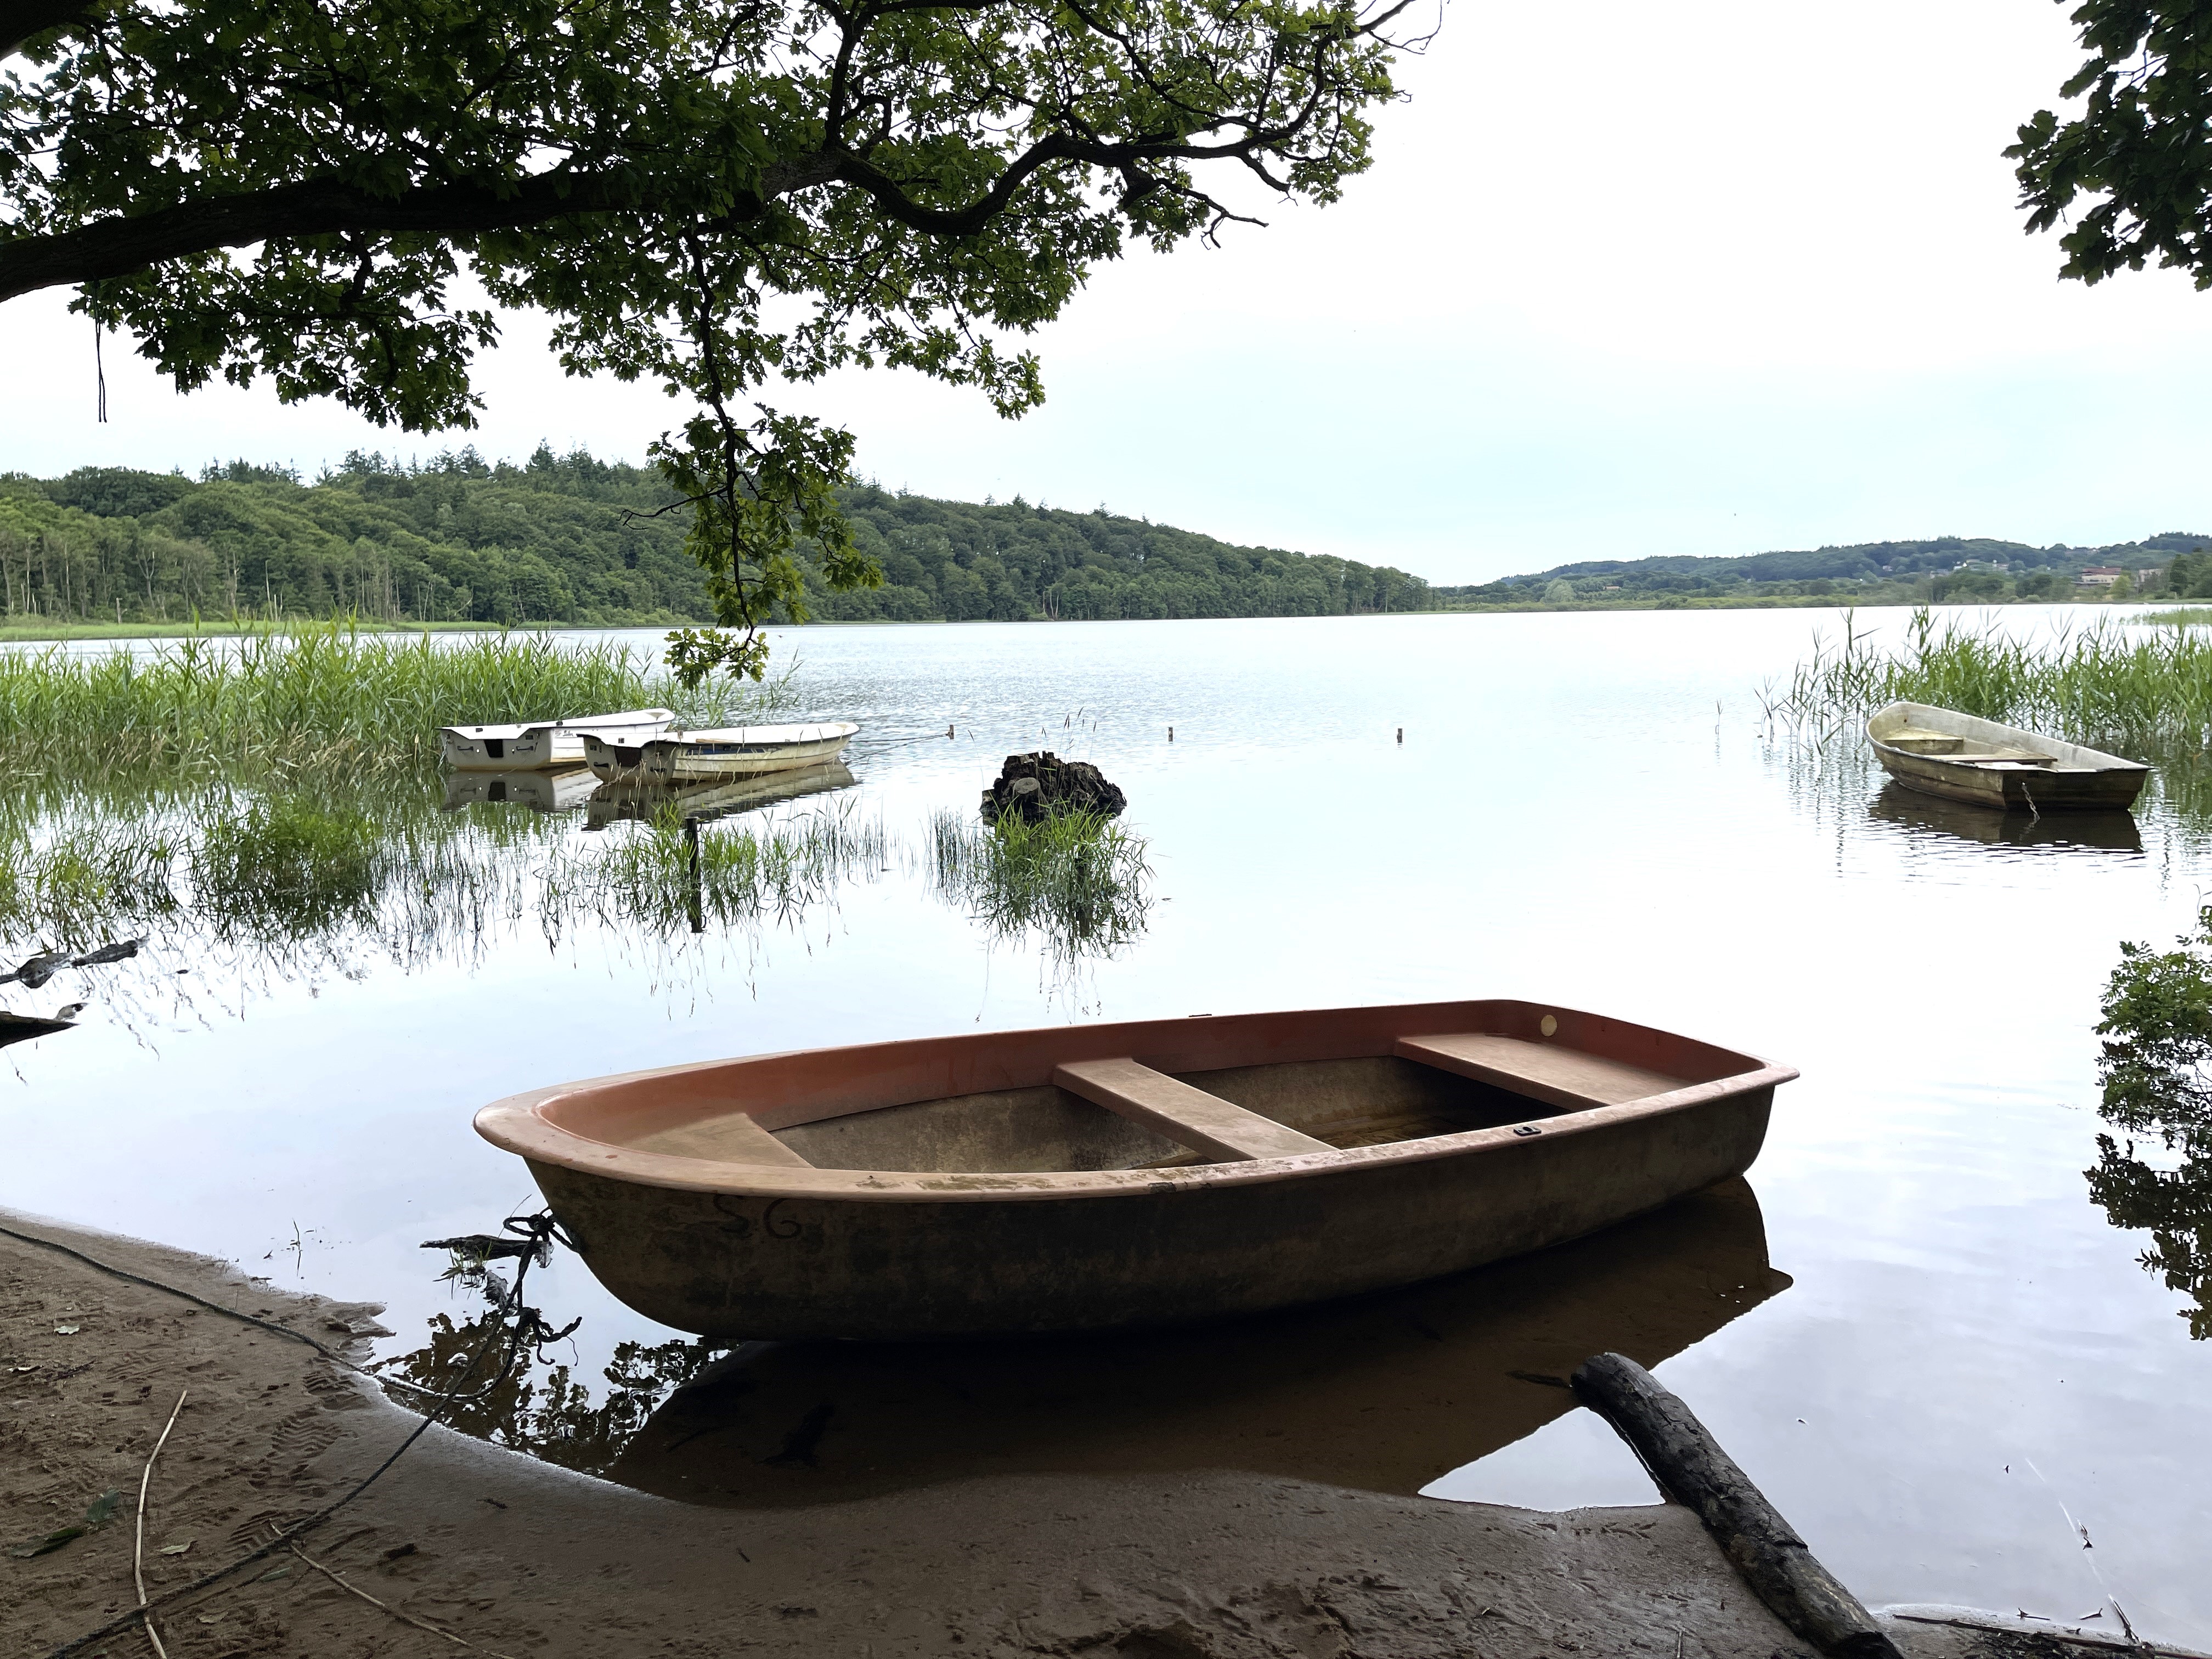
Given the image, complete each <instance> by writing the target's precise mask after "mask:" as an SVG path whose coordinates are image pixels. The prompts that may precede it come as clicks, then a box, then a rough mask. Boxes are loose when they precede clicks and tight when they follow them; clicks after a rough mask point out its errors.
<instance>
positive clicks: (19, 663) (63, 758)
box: [0, 623, 795, 772]
mask: <svg viewBox="0 0 2212 1659" xmlns="http://www.w3.org/2000/svg"><path fill="white" fill-rule="evenodd" d="M677 696H678V691H677V688H676V687H675V685H674V683H673V682H672V681H671V680H670V679H669V678H667V676H666V675H665V673H663V672H662V671H660V670H659V667H658V666H657V665H655V664H654V662H653V658H652V655H651V653H647V652H644V651H639V650H635V649H632V648H630V647H622V646H614V645H607V644H587V645H582V646H578V645H575V644H573V643H570V642H567V641H561V640H557V639H555V638H552V637H550V636H548V635H534V634H500V635H477V636H471V637H469V638H466V639H460V640H455V639H450V638H448V639H434V638H432V637H431V636H429V635H422V636H419V637H417V638H415V639H413V640H411V641H410V640H403V639H398V638H395V637H393V636H392V635H379V634H367V633H362V632H361V631H359V630H357V629H353V628H350V627H349V626H347V625H346V624H344V623H322V624H310V625H305V626H301V627H299V628H296V629H294V630H292V631H291V632H289V633H286V634H276V633H264V634H255V635H246V636H245V637H243V638H240V639H234V640H213V639H207V638H191V639H183V640H177V641H165V642H163V643H161V644H160V645H158V646H156V647H154V648H153V649H152V650H150V651H147V652H144V653H133V652H131V651H129V650H113V651H106V652H100V653H72V652H70V651H66V650H64V649H62V648H61V647H47V648H46V649H45V650H40V651H10V652H0V742H4V743H5V744H6V745H7V748H8V752H9V756H10V757H11V759H13V760H14V761H15V763H16V764H17V765H19V766H29V767H40V766H56V767H61V768H64V769H74V770H76V771H80V772H82V771H87V770H92V771H113V770H115V769H118V768H133V767H144V766H147V765H149V764H156V765H177V764H191V763H210V764H214V765H218V766H236V765H238V764H240V763H252V764H257V765H267V764H271V763H283V764H288V765H295V766H319V767H346V768H349V769H355V770H361V769H404V768H408V767H417V766H421V765H422V764H424V763H427V762H428V761H430V760H432V759H434V758H435V756H436V753H437V748H438V729H439V728H440V727H441V726H452V725H483V724H491V723H495V722H500V721H508V720H558V719H562V718H564V717H568V716H574V715H578V714H602V713H605V712H608V711H610V710H613V709H618V708H652V707H664V708H675V709H677V710H678V714H679V715H681V716H682V717H683V718H684V720H686V721H687V722H688V723H690V724H693V725H701V726H707V725H718V724H726V723H729V722H731V721H732V720H743V719H745V718H748V717H750V716H752V715H756V714H763V713H767V712H769V710H771V709H773V708H776V707H779V706H787V705H788V704H789V703H790V702H792V701H793V698H794V696H795V694H794V692H793V684H792V680H791V677H790V673H789V672H788V671H787V673H786V674H785V675H784V676H783V677H782V678H780V679H778V680H775V681H771V682H770V683H769V684H768V685H766V686H764V687H752V686H745V687H735V686H726V685H716V686H709V687H707V688H704V689H703V690H702V692H700V693H698V694H696V695H690V696H684V697H683V698H682V700H681V701H680V702H674V701H671V699H672V698H675V697H677Z"/></svg>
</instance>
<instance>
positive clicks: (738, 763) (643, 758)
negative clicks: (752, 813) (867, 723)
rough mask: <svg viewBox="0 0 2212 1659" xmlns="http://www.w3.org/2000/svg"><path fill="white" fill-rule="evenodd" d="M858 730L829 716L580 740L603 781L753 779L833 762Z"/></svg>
mask: <svg viewBox="0 0 2212 1659" xmlns="http://www.w3.org/2000/svg"><path fill="white" fill-rule="evenodd" d="M859 730H860V727H859V726H855V725H854V724H853V723H852V722H851V721H849V720H834V721H829V722H826V723H824V724H821V725H814V726H718V727H715V728H714V729H711V730H706V731H672V732H666V733H665V734H655V735H653V736H652V737H650V738H645V739H642V740H639V741H635V742H633V741H630V740H629V739H626V738H620V737H610V736H602V735H597V734H594V735H592V736H589V737H586V738H585V739H584V760H585V763H586V764H587V765H589V766H590V767H591V769H592V771H594V772H596V773H598V774H599V776H600V777H601V778H603V779H605V780H607V781H617V780H619V781H634V780H642V781H645V782H647V783H682V782H697V781H704V780H707V779H712V778H746V777H757V776H759V775H762V774H763V773H768V772H789V771H793V770H795V769H797V768H799V767H802V766H818V765H820V764H821V763H823V762H825V761H833V760H836V758H837V757H838V756H840V755H842V753H844V751H845V745H846V744H848V743H850V742H851V741H852V740H853V734H854V732H858V731H859Z"/></svg>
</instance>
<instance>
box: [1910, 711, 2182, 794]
mask: <svg viewBox="0 0 2212 1659" xmlns="http://www.w3.org/2000/svg"><path fill="white" fill-rule="evenodd" d="M1866 732H1867V741H1868V742H1869V743H1870V744H1873V745H1874V752H1875V759H1877V760H1879V761H1880V762H1881V765H1882V769H1883V770H1884V771H1886V772H1887V773H1888V774H1889V775H1890V776H1892V777H1893V778H1895V779H1896V780H1897V781H1898V782H1899V783H1900V784H1902V785H1903V786H1904V787H1905V788H1907V789H1917V790H1919V791H1920V792H1921V793H1923V794H1929V795H1940V796H1942V798H1943V799H1946V800H1955V801H1963V802H1965V803H1966V805H1970V806H1989V807H1996V808H1998V809H2000V810H2003V811H2014V810H2017V811H2029V812H2037V813H2042V812H2049V811H2055V810H2057V809H2060V808H2064V809H2066V810H2068V811H2106V812H2110V811H2126V810H2127V809H2128V808H2129V807H2130V806H2132V805H2135V800H2136V795H2138V794H2139V793H2142V787H2143V781H2144V780H2145V779H2146V778H2148V776H2149V775H2150V768H2149V767H2148V766H2146V765H2144V764H2143V763H2142V762H2141V761H2131V760H2124V759H2122V758H2121V757H2119V756H2118V755H2107V754H2106V753H2105V752H2103V751H2102V750H2097V749H2088V748H2084V747H2083V746H2082V745H2081V744H2078V743H2064V742H2062V741H2061V740H2059V739H2058V738H2046V737H2045V736H2044V735H2043V734H2042V733H2041V732H2024V731H2022V730H2021V729H2020V728H2019V727H2018V726H2000V725H1999V724H1998V723H1997V722H1996V721H1995V720H1982V719H1980V718H1978V716H1976V715H1972V714H1960V713H1959V712H1958V710H1956V709H1954V708H1935V707H1932V706H1931V705H1929V704H1928V703H1922V702H1893V703H1892V704H1890V705H1889V707H1888V708H1880V709H1876V710H1875V712H1874V714H1871V715H1869V717H1868V719H1867V725H1866Z"/></svg>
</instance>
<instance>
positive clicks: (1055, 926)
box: [928, 811, 1152, 980]
mask: <svg viewBox="0 0 2212 1659" xmlns="http://www.w3.org/2000/svg"><path fill="white" fill-rule="evenodd" d="M1145 854H1146V846H1145V842H1144V839H1143V838H1142V837H1141V836H1135V835H1132V834H1131V833H1130V832H1129V831H1128V830H1127V829H1123V828H1122V827H1121V825H1120V824H1118V823H1115V822H1114V820H1113V819H1111V818H1109V817H1101V816H1100V815H1098V814H1097V813H1094V812H1066V813H1060V814H1055V815H1054V816H1053V817H1048V818H1046V819H1044V820H1043V821H1042V822H1041V823H1029V822H1027V821H1025V820H1024V819H1023V818H1020V817H1016V816H1013V815H1011V814H1010V815H1008V816H1006V817H1001V818H1000V819H999V820H998V822H997V823H994V824H991V825H988V826H985V825H981V824H979V823H976V822H975V819H974V818H972V817H969V815H967V814H966V813H963V812H944V811H940V812H937V813H935V814H933V816H932V817H931V818H930V821H929V851H928V860H929V874H930V879H931V881H932V883H933V884H934V886H935V887H936V890H937V893H938V896H939V897H940V898H942V899H944V900H945V902H947V903H949V904H951V905H953V906H954V907H956V908H958V909H960V910H963V911H964V912H965V913H966V914H967V915H970V916H972V917H974V918H975V921H977V922H979V923H981V925H982V927H984V928H985V930H986V931H987V933H989V935H990V936H991V938H992V939H994V940H1004V941H1006V942H1009V943H1015V944H1019V943H1024V942H1026V941H1027V940H1028V939H1030V937H1031V936H1032V935H1035V936H1036V937H1037V938H1038V939H1039V940H1040V941H1041V942H1042V945H1043V948H1044V960H1045V963H1046V967H1047V969H1048V972H1049V973H1051V974H1052V975H1055V976H1057V977H1059V978H1060V979H1063V980H1065V979H1066V978H1067V977H1069V976H1070V975H1072V973H1073V970H1074V969H1075V968H1076V966H1077V965H1078V964H1079V963H1082V962H1083V961H1084V960H1085V959H1086V958H1103V957H1111V956H1112V955H1114V953H1115V951H1119V950H1120V949H1121V947H1122V946H1123V945H1128V944H1131V943H1133V942H1134V941H1135V940H1136V939H1139V938H1140V937H1141V936H1142V935H1143V933H1144V932H1145V928H1146V923H1147V922H1148V921H1150V919H1151V915H1152V866H1151V865H1150V864H1149V863H1147V862H1146V858H1145Z"/></svg>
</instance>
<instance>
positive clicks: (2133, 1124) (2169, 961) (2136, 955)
mask: <svg viewBox="0 0 2212 1659" xmlns="http://www.w3.org/2000/svg"><path fill="white" fill-rule="evenodd" d="M2176 944H2177V945H2179V949H2177V950H2173V951H2166V952H2163V953H2154V952H2153V951H2151V950H2150V949H2149V948H2148V946H2145V945H2121V946H2120V957H2121V960H2120V965H2119V966H2118V968H2116V969H2113V971H2112V982H2111V984H2110V985H2109V987H2107V988H2106V993H2105V1018H2104V1023H2103V1024H2100V1025H2099V1026H2098V1027H2097V1032H2098V1035H2099V1036H2102V1037H2103V1038H2104V1039H2105V1051H2104V1056H2103V1059H2102V1060H2101V1061H2100V1065H2099V1071H2100V1075H2101V1077H2102V1079H2103V1082H2104V1088H2105V1098H2104V1103H2103V1104H2102V1105H2101V1106H2100V1107H2099V1108H2098V1110H2099V1112H2100V1114H2101V1115H2103V1117H2104V1119H2105V1121H2106V1122H2107V1123H2108V1124H2110V1125H2112V1127H2113V1128H2115V1129H2118V1131H2120V1135H2119V1136H2118V1137H2115V1136H2113V1135H2110V1134H2100V1135H2099V1136H2098V1137H2097V1164H2096V1167H2095V1168H2094V1169H2092V1170H2088V1171H2087V1176H2088V1181H2089V1193H2090V1196H2092V1197H2093V1198H2094V1199H2095V1200H2096V1201H2097V1202H2098V1203H2099V1204H2100V1205H2101V1206H2103V1207H2104V1211H2105V1213H2106V1216H2107V1217H2108V1218H2110V1219H2111V1221H2112V1225H2114V1226H2116V1227H2127V1228H2134V1229H2141V1230H2142V1231H2148V1233H2149V1234H2150V1236H2151V1246H2150V1248H2149V1249H2147V1250H2145V1251H2144V1252H2143V1254H2142V1258H2141V1259H2142V1265H2143V1266H2144V1267H2146V1268H2148V1270H2149V1271H2151V1272H2152V1273H2157V1274H2160V1276H2161V1277H2162V1278H2164V1279H2165V1281H2166V1287H2167V1288H2168V1289H2169V1290H2174V1291H2180V1292H2181V1294H2182V1295H2184V1296H2185V1297H2189V1298H2190V1300H2191V1303H2192V1304H2193V1305H2192V1306H2191V1307H2190V1308H2189V1309H2187V1310H2185V1318H2186V1319H2187V1320H2188V1322H2189V1334H2191V1336H2193V1337H2196V1338H2197V1339H2198V1340H2203V1339H2205V1338H2208V1337H2212V1083H2208V1081H2207V1069H2206V1068H2207V1066H2212V906H2207V907H2206V908H2204V909H2203V910H2201V911H2199V912H2198V914H2197V932H2196V933H2194V934H2185V935H2183V936H2182V937H2181V938H2180V939H2179V940H2177V941H2176Z"/></svg>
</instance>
